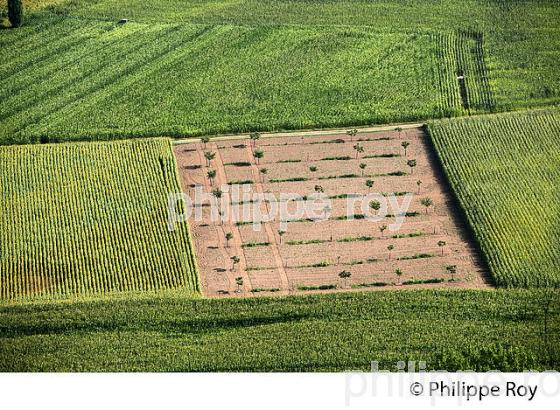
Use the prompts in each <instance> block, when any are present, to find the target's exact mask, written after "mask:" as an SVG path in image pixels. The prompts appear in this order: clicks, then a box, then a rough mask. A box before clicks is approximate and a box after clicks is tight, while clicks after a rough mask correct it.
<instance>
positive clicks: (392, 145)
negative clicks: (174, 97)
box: [175, 127, 490, 297]
mask: <svg viewBox="0 0 560 410" xmlns="http://www.w3.org/2000/svg"><path fill="white" fill-rule="evenodd" d="M403 142H406V143H408V145H407V144H406V143H405V144H404V145H406V154H405V148H404V147H403ZM206 152H211V153H213V154H214V155H213V158H212V159H210V160H208V159H207V158H206V157H205V153H206ZM255 152H262V157H261V158H256V157H255ZM175 154H176V157H177V164H178V167H179V171H180V175H181V184H182V187H183V190H184V192H185V193H186V194H187V195H188V196H189V197H190V198H191V200H192V201H193V203H195V206H196V207H198V209H199V210H200V216H201V217H195V213H194V212H193V214H192V215H191V217H190V218H189V223H190V227H191V230H192V235H193V239H194V243H195V246H196V252H197V256H198V265H199V272H200V275H201V283H202V287H203V292H204V294H205V295H206V296H210V297H212V296H239V295H243V296H249V295H255V296H256V295H271V294H291V293H295V294H297V293H306V292H314V293H316V292H336V291H364V290H375V289H403V288H406V289H409V288H414V287H416V288H429V287H446V288H447V287H462V288H481V287H487V286H490V283H489V281H488V277H487V274H486V272H485V270H484V267H483V265H482V263H481V262H480V259H479V257H478V255H477V254H476V251H475V249H474V248H473V246H472V244H471V243H470V242H469V239H468V235H467V233H466V231H465V229H464V226H463V222H462V221H460V220H459V217H458V216H456V215H454V212H455V209H456V208H455V205H454V204H453V203H452V199H451V196H450V194H449V192H448V188H447V187H446V186H445V183H444V181H443V178H442V176H441V171H440V170H439V169H438V167H437V164H435V163H434V162H435V161H434V159H433V157H432V153H431V149H430V146H429V142H428V141H427V137H426V136H425V134H424V132H423V131H422V129H421V128H416V127H415V128H406V129H404V130H401V131H400V132H399V131H396V130H390V131H386V130H383V131H367V132H366V131H360V132H358V134H357V135H355V136H349V135H346V134H345V133H340V134H338V133H334V132H333V133H332V134H328V135H327V134H324V133H320V134H318V135H305V136H303V135H300V134H297V133H294V134H293V135H289V136H286V135H282V136H266V137H262V138H260V139H258V140H256V141H253V140H250V139H249V138H241V137H239V138H237V137H236V138H233V137H229V138H217V139H212V140H210V142H208V143H206V144H204V143H202V142H200V141H198V140H197V141H192V142H186V143H182V144H179V145H176V147H175ZM258 155H259V154H257V156H258ZM410 161H413V162H412V163H411V162H410ZM411 165H413V166H411ZM263 169H264V170H265V171H263ZM209 170H214V171H215V176H214V177H213V178H209V176H208V171H209ZM367 181H370V182H369V183H368V182H367ZM368 185H369V186H368ZM232 187H234V188H232ZM217 188H219V190H220V192H221V193H222V196H221V198H219V199H216V196H215V195H214V196H212V194H211V193H212V191H213V190H214V191H215V190H216V189H217ZM234 189H238V190H239V192H240V195H239V196H236V195H234ZM197 190H201V191H203V192H204V193H206V194H208V195H207V198H206V199H201V198H200V197H197V196H196V195H195V192H196V191H197ZM254 194H266V195H269V198H268V199H267V201H260V202H259V201H258V200H257V199H255V196H254ZM286 194H290V195H292V196H299V198H297V200H295V199H292V200H286V198H283V196H285V195H286ZM319 196H320V198H319ZM426 198H428V199H429V201H426ZM212 200H214V201H215V202H216V203H219V204H220V205H221V206H222V214H223V216H224V217H223V218H222V219H220V218H218V217H216V213H215V214H214V217H212V211H211V209H212V207H211V206H210V202H211V201H212ZM422 202H424V203H422ZM375 203H377V204H375ZM312 204H315V213H314V214H312V215H311V216H310V214H309V212H307V213H305V214H301V212H300V214H297V212H296V211H297V210H301V208H302V207H303V206H304V205H305V206H308V207H309V206H311V205H312ZM255 209H259V210H260V212H261V214H264V217H265V221H261V222H260V223H259V222H258V219H259V218H258V217H257V216H256V214H255V212H254V210H255ZM281 209H283V210H284V211H285V212H284V213H282V212H280V210H281ZM352 215H353V218H352ZM218 216H219V215H218ZM268 219H270V220H268ZM398 220H400V221H401V224H400V225H398V224H397V223H396V222H397V221H398ZM226 234H231V235H230V238H229V239H228V238H226ZM235 257H237V258H238V261H237V262H235V261H234V260H233V259H236V258H235ZM232 258H233V259H232ZM234 262H235V263H234ZM343 272H344V273H343ZM239 278H241V280H240V279H239Z"/></svg>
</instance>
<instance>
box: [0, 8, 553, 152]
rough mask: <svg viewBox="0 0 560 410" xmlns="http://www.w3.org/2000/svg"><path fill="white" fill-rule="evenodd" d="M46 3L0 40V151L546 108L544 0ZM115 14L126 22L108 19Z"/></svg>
mask: <svg viewBox="0 0 560 410" xmlns="http://www.w3.org/2000/svg"><path fill="white" fill-rule="evenodd" d="M33 3H34V4H35V5H36V6H37V7H39V6H41V5H45V6H46V5H48V4H49V3H51V0H42V1H41V2H33ZM54 3H55V4H51V5H50V7H47V8H41V9H40V10H38V9H37V8H34V9H32V10H33V12H31V11H30V12H29V15H28V17H27V19H26V24H25V25H24V26H23V27H21V28H20V29H18V30H2V31H0V49H1V50H2V62H1V64H0V100H1V101H2V104H0V144H2V145H9V144H26V143H38V142H42V143H46V142H62V141H75V140H112V139H123V138H129V137H159V136H170V137H185V136H197V135H206V134H215V133H231V132H250V131H270V130H279V129H304V128H321V127H346V126H356V125H369V124H380V123H392V122H404V121H423V120H426V119H430V118H440V117H446V116H462V115H467V114H472V113H482V112H493V111H504V110H508V109H511V108H518V107H526V106H542V105H550V104H556V103H559V102H560V77H559V76H558V75H557V61H558V60H559V59H560V30H559V29H558V27H560V25H559V24H558V23H559V21H560V11H559V10H560V8H558V7H555V6H556V4H555V3H554V2H553V1H548V0H539V1H533V2H530V6H529V5H527V3H526V2H511V1H505V0H499V1H498V0H496V1H492V2H488V1H483V0H469V1H459V0H443V1H437V2H426V1H425V0H407V2H406V3H407V5H406V7H397V6H396V4H395V2H394V1H375V2H370V1H336V2H333V1H325V0H314V1H305V2H294V1H281V0H274V1H271V0H267V1H262V0H258V1H257V0H244V1H241V2H239V1H233V0H224V1H220V2H213V1H209V0H203V1H197V2H185V1H183V0H164V1H161V2H158V3H157V4H155V3H154V2H151V3H149V4H148V3H146V2H141V1H137V0H128V1H117V0H103V1H97V2H95V3H92V2H91V1H85V0H73V1H72V2H58V1H55V2H54ZM216 3H218V4H216ZM0 7H1V6H0ZM123 16H129V17H130V18H131V20H130V21H129V22H127V23H126V24H118V23H117V21H118V20H119V19H120V18H122V17H123ZM543 16H546V18H544V17H543ZM67 17H68V18H67ZM471 22H476V27H471V26H472V23H471ZM458 77H462V80H458Z"/></svg>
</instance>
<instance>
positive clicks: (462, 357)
mask: <svg viewBox="0 0 560 410" xmlns="http://www.w3.org/2000/svg"><path fill="white" fill-rule="evenodd" d="M557 296H558V295H556V298H557ZM548 297H555V296H554V295H553V294H551V295H544V294H540V293H537V292H534V291H520V290H508V291H438V292H434V291H401V292H386V291H381V292H373V293H354V294H337V295H314V296H307V297H303V296H299V297H289V298H274V299H270V298H252V299H237V300H235V299H221V300H216V299H214V300H188V299H185V298H176V297H157V296H156V297H152V298H150V299H148V298H143V299H140V300H138V299H134V298H132V299H127V300H118V301H105V300H99V301H92V302H79V303H50V304H32V305H19V306H3V307H0V357H2V358H9V359H7V360H0V371H203V372H208V371H344V370H357V369H360V370H364V371H368V370H369V369H370V366H371V362H372V361H374V360H375V361H379V365H380V367H381V369H386V370H393V371H395V370H396V364H397V361H402V360H404V361H407V360H414V361H419V360H421V361H426V365H427V367H428V368H429V369H432V370H433V369H436V370H440V369H446V370H449V371H452V370H457V369H461V370H467V369H470V370H479V371H486V370H490V369H500V370H503V371H522V370H524V369H535V370H541V369H559V368H560V356H559V355H558V354H559V353H560V351H558V346H560V339H559V336H560V333H558V330H560V329H558V325H559V324H560V306H558V304H557V303H556V304H555V305H553V306H554V309H553V310H552V311H551V313H550V314H549V315H548V320H549V323H551V324H553V325H550V326H551V327H550V335H549V342H548V343H545V339H544V337H543V323H544V313H543V309H542V306H543V303H544V301H545V300H547V298H548ZM556 300H558V299H556ZM61 347H63V348H61Z"/></svg>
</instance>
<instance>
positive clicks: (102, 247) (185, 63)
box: [0, 0, 560, 371]
mask: <svg viewBox="0 0 560 410" xmlns="http://www.w3.org/2000/svg"><path fill="white" fill-rule="evenodd" d="M23 3H24V6H25V16H24V24H23V25H22V26H21V27H19V28H11V27H9V26H10V23H9V22H8V19H7V13H6V2H5V1H2V0H0V50H1V53H0V371H321V370H327V371H329V370H330V371H342V370H349V369H361V370H367V369H369V366H370V362H371V361H372V360H378V361H380V362H381V366H382V368H384V369H390V370H395V367H394V366H395V363H396V362H397V361H402V360H404V361H406V360H415V361H418V360H425V361H426V362H427V366H428V368H429V369H446V370H467V369H469V370H479V371H483V370H490V369H498V370H503V371H521V370H525V369H536V370H544V369H556V370H560V351H559V350H558V346H560V306H559V305H558V303H559V302H560V298H559V297H558V293H557V290H554V289H553V288H555V287H559V286H560V262H559V261H560V245H559V244H560V205H559V201H558V199H559V198H560V188H559V186H560V183H559V182H560V154H559V153H560V150H559V149H558V146H559V143H560V108H558V107H559V105H560V76H559V75H558V61H560V7H558V0H378V1H369V0H338V1H337V0H305V1H299V0H160V1H154V2H148V1H145V0H23ZM121 19H128V22H126V23H124V24H123V23H122V22H121V23H119V20H121ZM506 111H512V112H508V113H504V112H506ZM400 122H428V123H429V125H428V127H427V130H428V131H429V134H430V137H431V140H432V142H433V148H434V150H435V154H436V155H435V156H434V158H438V159H439V161H440V162H441V165H442V168H443V172H444V174H445V177H446V179H447V180H448V182H449V184H450V188H451V191H452V193H453V195H455V196H456V197H457V200H458V201H457V203H458V209H457V211H458V212H457V217H458V219H462V217H464V219H466V220H467V222H468V223H467V224H466V225H467V226H468V225H470V227H471V228H472V233H473V234H474V239H475V242H476V244H475V245H478V247H479V248H480V251H481V256H482V259H483V261H485V262H486V264H487V267H488V269H489V271H490V274H491V276H492V278H493V280H494V283H493V284H495V285H497V287H499V288H507V289H489V290H465V289H456V290H443V289H442V290H439V291H436V290H412V291H407V290H402V291H376V292H371V293H368V292H357V293H344V292H339V293H335V294H329V295H313V296H298V297H295V296H289V297H277V298H267V297H256V296H255V297H247V298H233V297H232V298H224V299H206V298H202V297H201V296H200V285H199V278H198V273H197V269H196V257H195V252H194V249H193V247H192V243H191V237H190V233H189V230H188V226H187V225H186V224H179V225H178V229H177V230H175V231H173V232H170V231H168V228H167V208H166V207H167V196H168V194H169V193H171V192H178V191H179V190H180V187H179V183H178V174H177V169H176V162H175V158H174V155H173V151H172V142H171V140H170V138H179V137H193V136H200V135H213V134H220V133H239V132H252V131H268V130H269V131H274V130H282V129H308V128H330V127H333V128H335V127H337V128H350V127H354V126H359V125H369V124H389V123H393V124H398V123H400ZM393 127H396V125H391V128H393ZM399 134H400V133H399ZM399 137H400V135H399ZM117 140H122V141H117ZM32 144H37V145H32ZM39 144H41V145H39ZM405 149H406V148H405ZM419 165H424V164H419ZM411 169H412V168H411ZM424 186H425V185H423V187H422V189H424ZM418 190H420V183H419V184H418ZM453 205H457V204H453ZM436 206H437V205H436ZM453 209H455V207H453ZM426 212H428V209H426ZM459 222H461V221H459ZM467 233H468V232H467ZM466 236H468V235H466ZM444 243H445V242H444ZM442 253H443V248H442ZM515 288H530V289H515ZM230 296H235V295H230Z"/></svg>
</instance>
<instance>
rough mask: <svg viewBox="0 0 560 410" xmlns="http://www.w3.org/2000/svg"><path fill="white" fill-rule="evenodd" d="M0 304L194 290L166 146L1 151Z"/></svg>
mask: <svg viewBox="0 0 560 410" xmlns="http://www.w3.org/2000/svg"><path fill="white" fill-rule="evenodd" d="M0 183H1V185H0V188H1V191H0V192H1V197H2V201H1V202H0V247H1V248H0V262H1V264H0V299H16V298H26V297H35V296H40V297H47V298H51V297H54V298H56V297H66V296H71V295H95V294H104V293H107V292H115V291H124V292H130V291H143V290H159V289H165V288H183V289H186V290H187V291H189V292H196V291H198V280H197V275H196V268H195V262H194V256H193V253H192V250H191V248H190V239H189V235H188V230H187V227H186V226H185V225H184V224H183V226H179V229H177V230H175V231H174V232H169V231H168V229H167V195H168V193H169V192H177V191H179V190H180V189H179V186H178V182H177V178H176V171H175V160H174V158H173V155H172V153H171V150H170V144H169V141H168V140H165V139H154V140H151V141H145V140H138V141H128V142H116V143H90V144H72V145H67V144H61V145H43V146H17V147H4V148H1V149H0Z"/></svg>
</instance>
